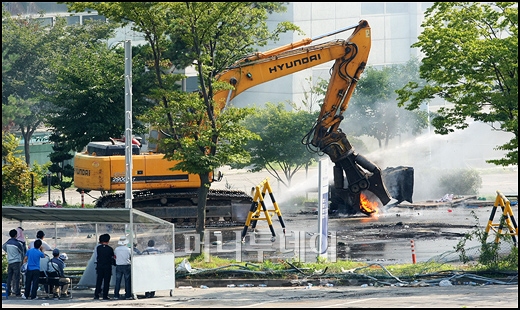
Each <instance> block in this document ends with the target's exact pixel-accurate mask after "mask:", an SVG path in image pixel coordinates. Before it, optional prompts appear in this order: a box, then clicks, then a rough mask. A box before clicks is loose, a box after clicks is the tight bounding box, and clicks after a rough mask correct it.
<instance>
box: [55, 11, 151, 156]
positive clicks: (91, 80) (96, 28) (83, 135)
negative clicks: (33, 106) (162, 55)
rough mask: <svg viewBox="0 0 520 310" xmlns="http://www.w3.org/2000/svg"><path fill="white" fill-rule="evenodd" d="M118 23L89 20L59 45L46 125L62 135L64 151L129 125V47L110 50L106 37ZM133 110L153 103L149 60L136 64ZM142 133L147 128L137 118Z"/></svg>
mask: <svg viewBox="0 0 520 310" xmlns="http://www.w3.org/2000/svg"><path fill="white" fill-rule="evenodd" d="M115 26H116V25H113V24H112V25H110V24H106V23H103V22H95V21H93V22H90V23H87V24H85V25H74V26H69V27H68V28H66V31H65V32H64V35H63V36H62V37H60V39H59V40H58V41H57V42H56V44H55V49H54V50H53V55H54V57H53V61H52V62H51V63H50V64H49V71H50V73H51V77H52V78H49V79H48V81H47V82H46V83H45V86H46V87H47V93H46V95H45V98H46V99H47V100H48V101H49V102H51V103H52V107H53V109H52V111H49V113H48V116H47V122H46V124H47V125H48V126H49V127H51V128H52V131H53V133H54V134H55V135H56V136H57V137H60V141H59V143H60V145H61V147H63V148H64V151H70V150H73V151H82V149H83V148H84V147H85V146H86V145H87V144H88V143H89V142H91V141H107V140H108V139H109V138H110V137H120V136H121V135H122V133H123V132H124V129H125V79H124V74H125V72H124V68H125V66H124V63H125V60H124V49H123V48H122V47H120V46H116V47H114V48H109V47H108V46H107V43H106V40H107V39H108V38H110V37H111V36H113V31H114V28H115ZM133 72H135V73H132V76H133V77H134V76H135V81H134V82H135V84H136V87H135V88H133V92H132V95H133V98H132V112H133V114H132V115H133V117H134V119H135V118H136V116H137V115H139V114H142V113H143V110H146V109H147V108H148V107H149V106H150V103H149V102H148V101H146V100H145V97H144V95H143V92H145V93H147V92H148V88H149V87H150V86H151V82H150V81H149V80H147V77H148V76H149V75H146V74H143V72H144V62H143V61H141V60H140V58H139V57H138V56H136V57H135V60H134V62H133ZM134 127H135V128H136V131H137V132H142V131H143V126H142V125H141V124H140V123H138V122H134Z"/></svg>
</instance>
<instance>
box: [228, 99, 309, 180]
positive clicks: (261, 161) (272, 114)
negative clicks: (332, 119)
mask: <svg viewBox="0 0 520 310" xmlns="http://www.w3.org/2000/svg"><path fill="white" fill-rule="evenodd" d="M317 117H318V112H307V111H303V110H301V111H288V110H286V109H285V104H283V103H279V104H277V105H276V104H273V103H266V105H265V108H263V109H258V110H257V111H256V113H254V114H250V115H249V116H248V117H247V118H246V119H245V120H244V124H245V126H246V127H247V129H249V130H250V131H252V132H254V133H256V134H258V135H259V136H260V138H261V140H251V141H250V142H249V143H248V144H247V146H246V149H247V150H248V152H249V153H250V154H251V161H250V162H248V163H246V164H243V165H236V166H232V167H234V168H243V167H246V166H248V168H249V171H251V172H257V171H260V170H262V169H266V170H267V172H269V174H271V175H272V176H273V177H274V178H276V179H277V180H278V181H280V182H281V183H282V184H284V185H285V186H286V187H290V186H291V181H292V178H293V176H294V175H295V174H296V172H298V171H299V170H300V169H302V168H305V167H307V166H308V165H310V164H311V163H312V162H314V161H315V159H316V158H315V155H314V154H313V153H310V152H308V151H307V149H306V146H305V145H304V144H302V142H301V141H302V137H304V136H305V134H307V132H308V131H309V128H312V126H313V124H314V123H315V122H316V118H317ZM280 171H281V173H282V174H280Z"/></svg>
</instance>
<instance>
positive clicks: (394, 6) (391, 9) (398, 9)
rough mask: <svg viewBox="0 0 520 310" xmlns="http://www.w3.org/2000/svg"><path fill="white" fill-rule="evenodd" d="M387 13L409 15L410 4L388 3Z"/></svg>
mask: <svg viewBox="0 0 520 310" xmlns="http://www.w3.org/2000/svg"><path fill="white" fill-rule="evenodd" d="M386 13H387V14H396V13H408V2H386Z"/></svg>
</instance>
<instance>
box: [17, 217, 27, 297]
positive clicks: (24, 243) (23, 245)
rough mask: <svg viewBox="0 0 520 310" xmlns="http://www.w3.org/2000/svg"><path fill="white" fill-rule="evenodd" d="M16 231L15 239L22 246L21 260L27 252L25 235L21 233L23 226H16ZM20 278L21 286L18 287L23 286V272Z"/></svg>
mask: <svg viewBox="0 0 520 310" xmlns="http://www.w3.org/2000/svg"><path fill="white" fill-rule="evenodd" d="M16 231H17V232H18V235H16V240H18V241H20V243H21V244H22V247H23V255H22V260H23V257H25V253H27V241H26V240H25V235H24V234H23V228H22V227H21V226H18V227H17V228H16ZM20 280H22V281H21V283H22V284H21V286H20V289H21V288H22V287H24V286H25V273H23V274H22V275H21V276H20Z"/></svg>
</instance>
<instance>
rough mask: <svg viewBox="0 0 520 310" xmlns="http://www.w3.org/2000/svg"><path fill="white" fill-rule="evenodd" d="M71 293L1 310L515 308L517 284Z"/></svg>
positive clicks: (11, 303) (7, 303)
mask: <svg viewBox="0 0 520 310" xmlns="http://www.w3.org/2000/svg"><path fill="white" fill-rule="evenodd" d="M93 295H94V294H93V292H92V291H89V290H85V291H73V293H72V298H71V299H60V300H54V299H50V300H47V299H37V300H24V299H21V298H17V297H12V298H9V299H8V300H6V299H2V308H46V307H49V308H50V307H52V308H58V307H59V308H130V307H149V308H152V307H153V308H161V307H168V308H351V307H356V308H494V309H497V308H515V309H516V308H518V285H483V286H470V285H453V286H447V287H441V286H420V285H418V286H415V287H409V286H407V287H397V286H384V287H370V286H368V287H360V286H357V287H352V286H333V287H325V286H312V287H308V286H297V287H269V286H268V287H215V288H212V287H209V288H198V287H197V288H193V287H190V286H188V287H179V288H176V289H175V290H173V291H172V296H170V291H157V292H156V295H155V297H154V298H142V299H141V298H138V299H137V300H94V299H93Z"/></svg>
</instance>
